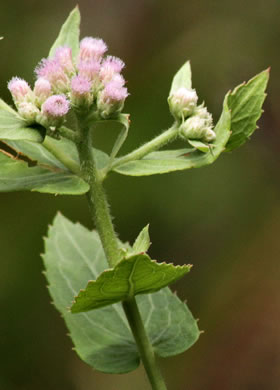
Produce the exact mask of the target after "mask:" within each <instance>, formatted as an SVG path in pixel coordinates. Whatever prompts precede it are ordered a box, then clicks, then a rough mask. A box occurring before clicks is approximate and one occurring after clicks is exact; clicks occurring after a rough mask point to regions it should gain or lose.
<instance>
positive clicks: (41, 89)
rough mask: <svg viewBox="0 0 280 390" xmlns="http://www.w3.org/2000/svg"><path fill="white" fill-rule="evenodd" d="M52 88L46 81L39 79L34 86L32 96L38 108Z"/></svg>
mask: <svg viewBox="0 0 280 390" xmlns="http://www.w3.org/2000/svg"><path fill="white" fill-rule="evenodd" d="M51 93H52V87H51V84H50V82H49V81H48V80H46V79H43V78H39V79H38V80H37V81H36V82H35V85H34V94H35V98H36V101H37V103H38V105H39V106H41V104H42V103H44V101H45V100H46V99H47V98H48V97H49V96H50V95H51Z"/></svg>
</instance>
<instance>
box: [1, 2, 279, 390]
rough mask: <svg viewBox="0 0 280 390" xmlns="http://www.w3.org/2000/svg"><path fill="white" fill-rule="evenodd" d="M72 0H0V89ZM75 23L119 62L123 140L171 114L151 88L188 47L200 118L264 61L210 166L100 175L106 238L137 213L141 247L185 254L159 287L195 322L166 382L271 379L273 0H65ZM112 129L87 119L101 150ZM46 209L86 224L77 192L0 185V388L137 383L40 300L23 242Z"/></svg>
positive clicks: (74, 388) (275, 352)
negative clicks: (246, 105) (99, 366)
mask: <svg viewBox="0 0 280 390" xmlns="http://www.w3.org/2000/svg"><path fill="white" fill-rule="evenodd" d="M75 4H76V2H74V1H69V0H68V1H66V0H60V1H50V2H41V1H35V0H15V1H7V0H1V3H0V36H2V35H3V36H4V37H5V39H4V40H3V41H1V42H0V47H1V61H0V95H1V97H2V98H4V99H5V100H7V101H9V102H11V98H10V96H9V94H8V91H7V88H6V83H7V81H8V80H9V79H10V78H11V77H12V76H14V75H17V76H19V77H23V78H25V79H27V80H28V81H29V82H31V83H32V82H33V79H34V76H33V69H34V67H35V66H36V64H37V63H38V62H39V60H40V59H41V58H42V57H44V56H46V55H47V53H48V49H49V47H50V45H51V44H52V42H53V41H54V39H55V38H56V35H57V33H58V31H59V28H60V26H61V24H62V22H63V21H64V20H65V18H66V17H67V15H68V13H69V12H70V10H71V9H72V8H73V7H74V6H75ZM79 5H80V10H81V13H82V36H87V35H92V36H98V37H102V38H103V39H104V40H105V41H106V42H107V43H108V45H109V47H110V53H111V54H113V55H117V56H119V57H121V58H122V59H123V60H124V61H125V62H126V64H127V67H126V71H125V75H126V78H127V80H128V88H129V92H130V94H131V96H130V97H129V99H128V101H127V104H126V108H125V111H126V112H130V113H131V118H132V126H131V130H130V135H129V138H128V141H127V143H126V145H125V147H124V150H123V152H126V151H129V150H131V149H132V148H134V147H136V146H137V145H139V144H141V143H143V142H144V140H148V139H150V138H151V137H152V136H154V135H156V134H157V133H159V132H160V131H161V130H162V129H164V128H167V127H168V126H169V125H170V124H171V117H170V115H169V113H168V107H167V103H166V98H167V95H168V91H169V87H170V82H171V79H172V77H173V75H174V73H175V72H176V71H177V69H178V68H179V67H180V66H181V65H182V64H183V63H184V62H185V61H186V60H187V59H191V62H192V68H193V85H194V86H195V87H196V89H197V91H198V93H199V96H200V101H202V100H205V102H206V104H207V106H208V108H209V110H210V111H212V112H213V114H214V117H215V119H217V118H218V116H219V113H220V111H221V104H222V100H223V97H224V95H225V93H226V92H227V91H228V90H229V89H231V88H233V87H234V86H236V85H237V84H239V83H241V82H242V81H244V80H248V79H249V78H250V77H252V76H253V75H254V74H256V73H258V72H260V71H261V70H263V69H265V68H267V67H268V66H272V73H271V80H270V84H269V96H268V98H267V100H266V102H265V113H264V115H263V118H262V119H261V121H260V122H259V126H260V130H258V131H257V132H256V133H255V135H254V136H253V138H252V140H251V142H249V143H248V144H246V145H245V146H243V147H242V148H240V149H238V150H236V151H234V152H233V153H232V154H227V155H223V156H221V157H220V159H219V160H218V161H217V162H216V163H215V164H214V165H212V166H209V167H206V168H202V169H200V170H192V171H184V172H179V173H172V174H169V175H162V176H151V177H147V178H130V177H125V176H119V175H116V174H114V175H112V176H111V178H110V180H108V183H107V186H106V187H107V190H108V194H109V198H110V199H111V204H112V213H113V215H114V216H115V224H116V226H117V229H118V231H119V232H120V237H121V238H122V239H124V240H130V241H132V240H133V239H134V238H135V236H136V235H137V233H138V232H139V231H140V230H141V228H142V227H143V226H144V225H145V224H147V223H148V222H150V224H151V225H150V229H151V231H150V233H151V239H152V242H153V245H152V248H151V252H150V253H151V255H152V256H153V257H154V258H157V259H159V260H174V261H175V262H176V263H183V262H191V263H193V264H194V267H193V270H192V272H191V274H190V275H188V276H187V277H186V278H185V279H183V280H182V281H180V282H179V283H178V284H177V286H175V288H176V289H177V290H178V293H179V295H180V296H181V297H182V298H183V299H187V300H188V304H189V306H190V308H191V309H192V311H193V313H194V315H195V317H197V318H200V328H201V329H204V330H205V333H204V334H203V335H202V337H201V338H200V340H199V341H198V343H197V344H196V345H195V346H193V347H192V348H191V349H190V350H189V351H188V352H186V353H184V354H182V355H179V356H177V357H175V358H170V359H167V360H162V361H161V364H162V368H163V371H164V375H165V377H166V380H167V384H168V389H170V390H279V389H280V333H279V328H280V326H279V325H280V303H279V302H280V283H279V280H280V266H279V261H280V258H279V257H280V256H279V252H280V239H279V233H280V201H279V195H280V184H279V168H280V157H279V148H280V132H279V84H280V77H279V76H280V73H279V68H280V50H279V40H280V24H279V17H280V3H279V1H275V0H267V1H265V2H264V1H256V0H254V1H253V0H248V1H246V2H245V1H241V0H236V1H234V2H233V1H230V0H224V1H213V0H208V1H207V0H200V1H179V0H173V1H172V2H171V1H166V0H161V1H159V0H141V1H129V0H120V1H114V0H96V1H85V0H82V1H81V2H80V3H79ZM113 134H114V132H113V131H112V132H108V133H107V134H104V133H103V134H100V139H99V140H98V142H99V145H100V146H102V147H104V149H105V150H107V149H108V148H109V147H110V145H111V142H112V137H111V136H112V135H113ZM57 210H60V211H62V212H63V213H64V215H66V216H67V217H68V218H71V219H72V220H74V221H80V222H81V223H83V224H84V225H86V226H88V227H91V226H92V225H91V221H90V218H89V216H88V210H87V204H86V201H85V199H84V197H72V196H69V197H66V196H60V197H53V196H49V195H41V194H39V193H7V194H5V193H2V194H0V215H1V224H0V245H1V271H0V305H1V321H0V354H1V356H0V390H35V389H36V390H37V389H41V390H89V389H95V390H105V389H106V390H128V389H134V390H140V389H141V390H143V389H147V390H148V389H149V385H148V383H147V382H146V379H145V376H144V375H143V371H142V369H139V370H137V371H135V372H133V373H131V374H128V375H121V376H110V375H105V374H101V373H98V372H94V371H93V370H92V369H91V368H89V367H88V366H86V365H85V364H84V363H83V362H81V361H80V360H79V359H78V357H77V356H76V355H75V353H74V352H72V351H71V341H70V339H69V338H68V337H67V336H66V333H67V330H66V328H65V326H64V323H63V321H62V319H61V318H60V316H59V314H58V313H57V312H56V311H55V309H54V308H53V306H51V305H50V303H49V301H50V299H49V296H48V293H47V289H46V281H45V279H44V277H43V275H42V262H41V259H40V256H39V254H40V253H41V252H42V251H43V241H42V238H41V237H42V236H43V235H44V234H46V230H47V225H48V224H49V223H51V222H52V219H53V217H54V215H55V213H56V211H57Z"/></svg>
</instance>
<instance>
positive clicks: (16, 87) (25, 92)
mask: <svg viewBox="0 0 280 390" xmlns="http://www.w3.org/2000/svg"><path fill="white" fill-rule="evenodd" d="M8 89H9V90H10V92H11V94H12V96H13V98H14V100H15V102H17V103H18V102H22V101H24V100H25V99H26V98H27V97H30V96H31V94H32V91H31V88H30V86H29V85H28V83H27V82H26V81H25V80H23V79H21V78H19V77H13V78H12V79H11V80H10V81H9V83H8Z"/></svg>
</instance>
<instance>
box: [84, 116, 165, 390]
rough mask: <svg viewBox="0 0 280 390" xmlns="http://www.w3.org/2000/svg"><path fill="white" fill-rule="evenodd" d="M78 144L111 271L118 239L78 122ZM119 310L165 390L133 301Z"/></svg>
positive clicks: (158, 387) (155, 382) (157, 388)
mask: <svg viewBox="0 0 280 390" xmlns="http://www.w3.org/2000/svg"><path fill="white" fill-rule="evenodd" d="M80 124H81V128H80V140H79V142H77V147H78V152H79V156H80V163H81V170H82V174H83V178H84V179H85V180H86V181H87V183H88V184H89V187H90V189H89V192H88V193H87V199H88V203H89V207H90V213H91V216H92V218H93V221H94V223H95V225H96V228H97V230H98V233H99V236H100V239H101V242H102V245H103V248H104V251H105V254H106V257H107V260H108V263H109V265H110V266H111V267H114V266H115V265H116V264H117V262H118V261H119V260H120V256H121V255H120V251H119V247H118V239H117V236H116V233H115V231H114V227H113V223H112V219H111V216H110V212H109V206H108V203H107V200H106V195H105V192H104V189H103V185H102V178H101V177H100V174H99V172H98V170H97V168H96V165H95V161H94V156H93V154H92V147H91V135H90V131H89V128H88V127H87V125H86V124H85V125H83V121H82V119H81V118H80ZM123 308H124V311H125V314H126V316H127V319H128V322H129V324H130V327H131V330H132V333H133V335H134V338H135V341H136V343H137V346H138V350H139V354H140V357H141V360H142V362H143V365H144V367H145V369H146V372H147V376H148V378H149V380H150V383H151V386H152V389H153V390H167V388H166V386H165V384H164V380H163V378H162V376H161V373H160V371H159V368H158V367H157V365H156V360H155V354H154V351H153V347H152V345H151V343H150V341H149V339H148V336H147V334H146V332H145V328H144V325H143V322H142V318H141V315H140V313H139V310H138V307H137V303H136V300H135V299H134V298H133V299H131V300H129V301H125V302H123Z"/></svg>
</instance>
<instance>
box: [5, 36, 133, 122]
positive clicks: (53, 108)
mask: <svg viewBox="0 0 280 390" xmlns="http://www.w3.org/2000/svg"><path fill="white" fill-rule="evenodd" d="M106 51H107V45H106V44H105V42H104V41H103V40H102V39H99V38H91V37H86V38H84V39H82V41H81V42H80V50H79V54H78V57H77V59H73V56H72V50H71V48H69V47H59V48H57V49H56V51H55V54H54V56H53V57H52V58H44V59H42V61H41V62H40V63H39V65H38V66H37V67H36V69H35V74H36V76H37V79H36V82H35V85H34V89H33V90H32V89H31V88H30V86H29V85H28V83H27V82H26V81H25V80H23V79H20V78H18V77H14V78H13V79H12V80H11V81H10V82H9V84H8V88H9V90H10V92H11V94H12V96H13V100H14V102H15V105H16V107H17V109H18V111H19V113H20V115H21V116H22V117H23V118H25V119H26V121H27V122H29V123H32V122H38V123H40V124H42V125H43V126H45V127H49V126H56V125H61V124H62V123H63V121H62V120H63V119H64V118H65V115H66V114H67V113H68V111H69V109H70V107H71V106H72V107H73V108H74V109H78V110H79V109H83V110H88V111H89V110H95V111H97V113H98V114H99V116H100V117H102V118H108V117H109V116H111V115H113V114H115V113H116V112H119V111H120V110H121V109H122V108H123V104H124V101H125V99H126V97H127V96H128V92H127V88H126V87H125V80H124V78H123V76H122V75H121V72H122V70H123V68H124V63H123V61H122V60H121V59H119V58H117V57H113V56H107V57H104V55H105V53H106Z"/></svg>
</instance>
